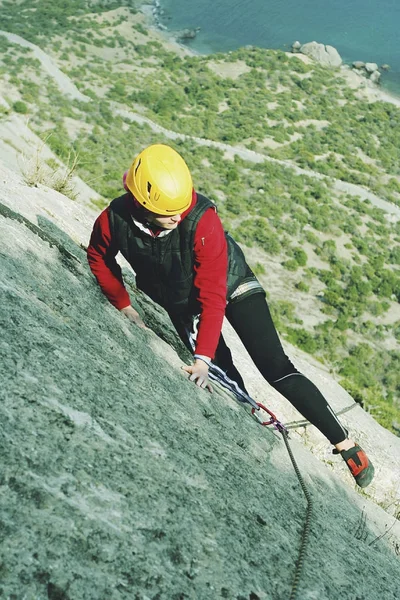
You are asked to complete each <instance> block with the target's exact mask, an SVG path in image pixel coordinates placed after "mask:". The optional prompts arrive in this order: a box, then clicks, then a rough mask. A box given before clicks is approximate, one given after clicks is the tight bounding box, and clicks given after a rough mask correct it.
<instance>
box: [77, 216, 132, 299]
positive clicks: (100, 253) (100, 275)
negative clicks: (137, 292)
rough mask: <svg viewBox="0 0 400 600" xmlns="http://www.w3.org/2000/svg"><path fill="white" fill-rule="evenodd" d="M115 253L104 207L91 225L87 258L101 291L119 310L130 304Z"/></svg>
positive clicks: (115, 249)
mask: <svg viewBox="0 0 400 600" xmlns="http://www.w3.org/2000/svg"><path fill="white" fill-rule="evenodd" d="M117 253H118V248H116V246H115V245H114V244H113V243H112V239H111V233H110V222H109V218H108V208H106V209H105V210H104V211H103V212H102V213H101V214H100V216H99V217H98V218H97V219H96V222H95V224H94V226H93V231H92V235H91V237H90V244H89V247H88V250H87V259H88V263H89V266H90V269H91V271H92V273H93V275H94V276H95V277H96V279H97V282H98V284H99V286H100V288H101V291H102V292H103V294H104V295H105V296H106V297H107V299H108V300H109V301H110V302H111V304H112V305H113V306H115V308H117V309H118V310H121V308H125V307H126V306H129V305H130V299H129V294H128V292H127V291H126V289H125V286H124V283H123V279H122V273H121V268H120V266H119V265H118V263H117V261H116V260H115V257H116V255H117Z"/></svg>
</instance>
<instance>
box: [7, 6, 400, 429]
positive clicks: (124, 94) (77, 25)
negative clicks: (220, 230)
mask: <svg viewBox="0 0 400 600" xmlns="http://www.w3.org/2000/svg"><path fill="white" fill-rule="evenodd" d="M117 4H118V5H119V4H120V3H119V2H118V3H117V2H115V3H113V2H97V3H93V2H85V1H84V0H81V1H79V0H70V1H66V2H65V3H63V5H65V6H63V8H62V9H61V8H60V7H58V6H55V5H54V3H51V2H50V1H49V0H48V1H47V0H46V1H45V2H38V1H37V2H35V1H34V0H32V1H30V2H28V1H27V0H22V2H20V3H19V4H18V5H14V3H12V2H5V3H4V10H3V12H4V15H5V20H4V22H5V24H4V25H3V24H2V27H3V28H4V29H7V30H9V31H14V32H15V33H19V34H20V35H23V36H24V37H26V38H27V39H29V40H31V41H33V42H35V43H37V44H39V45H40V46H41V47H44V48H45V47H46V46H47V50H48V51H49V52H50V53H51V54H52V55H53V56H54V57H56V58H57V59H58V62H59V64H60V65H61V66H62V68H63V71H64V72H65V73H68V75H69V76H70V77H71V79H72V80H73V81H74V82H75V83H76V85H77V86H78V87H79V89H80V90H81V91H82V92H84V93H85V94H86V95H87V96H89V97H90V98H91V99H92V100H91V102H88V103H80V102H77V101H73V102H71V101H70V100H69V99H68V98H66V97H65V96H63V94H62V93H61V92H60V90H58V88H56V87H55V85H54V83H53V82H52V81H51V80H49V79H46V78H44V77H43V73H42V72H41V67H40V63H38V61H35V60H34V59H33V58H32V55H31V52H30V51H29V50H28V49H22V48H19V47H17V46H15V45H13V44H9V43H8V41H7V40H6V39H5V38H2V37H0V50H2V57H1V60H0V76H1V77H2V78H6V80H7V82H8V84H9V85H11V86H14V87H15V89H16V90H18V92H19V94H20V96H19V97H21V101H19V102H15V103H13V109H14V110H16V111H18V108H17V106H18V107H19V108H21V107H24V108H23V109H22V111H21V110H20V111H19V112H24V111H25V108H26V111H25V112H29V115H30V123H31V126H32V127H33V128H34V129H35V131H36V132H37V133H38V134H40V135H41V136H42V138H43V139H45V138H47V143H48V145H49V146H50V147H51V148H52V149H53V151H54V152H55V154H56V155H57V156H58V157H59V158H60V159H61V160H63V161H64V162H65V163H67V164H68V157H70V156H79V164H74V170H75V169H76V172H77V174H78V175H79V176H80V177H82V178H83V179H84V180H85V181H86V182H87V183H88V184H89V185H91V186H92V187H93V188H94V189H95V190H96V191H97V192H99V193H100V194H101V195H102V196H103V197H104V198H105V199H106V201H105V203H107V202H108V201H109V200H110V199H111V198H113V197H115V196H117V195H120V194H121V193H122V191H123V189H122V183H121V179H122V174H123V172H124V170H125V169H126V168H128V167H129V165H130V163H131V160H132V158H133V156H134V155H135V154H136V153H137V152H138V151H139V150H140V149H141V148H142V147H144V146H145V145H147V144H149V143H153V142H165V143H169V144H171V145H173V146H174V147H175V148H176V149H177V150H178V151H179V152H181V153H182V154H183V155H184V156H185V158H186V160H187V161H188V164H189V167H190V169H191V171H192V173H193V178H194V181H195V182H196V187H197V188H198V189H199V190H200V191H201V192H202V193H204V194H206V195H208V196H209V197H210V198H211V199H213V200H214V201H215V202H216V203H217V205H218V211H219V214H220V216H221V218H222V220H223V223H224V226H225V228H226V229H228V230H229V231H230V232H231V233H232V234H233V235H234V237H235V239H237V240H238V241H239V242H240V243H241V244H243V245H245V246H246V247H248V248H253V249H255V250H257V251H258V252H259V255H258V256H257V259H256V260H257V262H256V264H255V265H253V269H254V271H255V272H256V273H257V275H258V276H259V277H260V279H261V281H262V282H263V283H265V285H266V287H268V276H269V274H270V272H271V264H270V263H271V262H272V261H274V264H278V265H279V267H280V269H281V272H282V274H283V277H284V278H285V281H287V282H288V284H290V285H291V287H292V290H293V302H288V301H287V299H285V300H282V299H281V300H279V299H278V298H277V299H275V298H272V299H271V300H270V302H271V308H272V310H273V314H274V318H275V320H276V322H277V325H278V329H279V331H280V332H281V333H282V335H283V336H284V337H285V338H286V339H287V340H288V341H290V342H291V343H294V344H296V345H297V346H299V347H300V348H302V349H303V350H305V351H307V352H309V353H311V354H313V355H314V356H316V357H318V358H319V359H320V360H321V361H323V362H324V363H325V364H327V365H328V366H329V367H330V369H331V370H332V371H333V372H334V373H335V374H336V375H337V376H338V377H339V378H341V379H342V380H343V385H345V387H346V389H348V390H349V391H351V393H352V394H353V396H354V397H355V398H356V399H357V401H359V402H360V403H362V404H363V405H364V406H365V408H366V409H367V410H370V412H371V413H372V414H374V416H376V418H377V420H379V421H380V422H381V423H382V424H384V425H385V427H388V428H391V427H392V425H391V424H392V422H393V421H394V420H396V419H397V420H400V409H399V405H400V374H399V373H400V372H399V360H400V353H399V351H398V350H397V349H394V344H392V345H390V344H388V343H387V340H388V339H391V340H396V339H397V341H399V339H400V333H399V332H400V325H399V323H400V321H399V320H397V321H396V322H395V323H393V320H394V319H393V318H389V316H388V315H389V314H390V310H393V307H394V306H396V303H398V302H399V300H400V275H399V264H400V224H399V223H396V222H392V221H390V220H389V219H388V218H387V217H386V216H385V214H384V213H383V212H382V211H381V210H379V209H377V208H375V207H373V206H372V205H371V204H370V203H368V202H365V201H362V200H360V198H357V197H354V196H351V195H344V194H342V195H340V194H338V193H337V192H335V191H334V187H333V184H332V180H331V179H330V178H329V177H336V178H340V179H343V180H346V181H350V182H354V183H360V184H362V185H364V186H366V187H368V188H370V189H371V190H373V191H374V192H376V193H377V194H378V195H380V196H381V197H385V198H387V199H389V200H391V201H392V202H395V203H399V199H400V172H399V169H400V167H399V165H400V161H399V159H400V155H399V154H400V150H399V146H398V139H399V137H400V110H399V109H398V108H396V107H395V106H392V105H389V104H385V103H380V102H377V103H373V104H367V103H366V102H362V101H360V100H357V99H356V97H355V95H354V92H353V91H352V90H350V89H349V88H347V87H346V86H345V84H344V82H343V81H342V80H341V78H340V76H339V75H338V74H336V73H335V72H331V71H329V70H325V69H323V68H321V67H319V66H318V65H312V66H311V65H305V64H304V63H302V62H301V61H300V60H299V59H298V58H297V57H288V56H286V54H285V53H283V52H279V51H269V50H263V49H257V48H242V49H239V50H237V51H234V52H231V53H229V54H227V55H222V54H216V55H213V56H207V57H204V56H188V57H183V56H182V57H180V56H178V55H176V54H174V53H172V52H169V51H167V50H166V49H165V48H164V47H163V45H162V44H161V43H159V42H157V41H154V40H151V39H149V40H148V38H149V37H150V36H148V35H146V33H147V30H146V28H145V27H144V25H143V24H142V23H141V22H135V23H133V25H132V28H131V31H132V37H131V38H129V39H128V38H124V37H123V36H122V35H121V34H120V33H119V31H118V29H117V27H118V24H119V23H121V22H122V21H123V20H124V17H122V21H121V16H119V15H118V14H115V15H114V16H113V17H112V19H111V17H110V19H98V16H99V14H100V13H102V12H104V11H105V9H107V10H110V9H112V8H115V7H116V6H117ZM33 5H34V7H35V8H36V10H35V11H31V10H29V8H32V6H33ZM17 13H18V15H17ZM78 17H79V18H78ZM45 19H47V20H48V22H49V25H48V26H47V27H46V33H47V35H46V39H44V37H43V35H42V34H41V32H42V31H43V30H44V29H43V23H44V21H45ZM125 20H126V19H125ZM110 23H112V28H111V29H112V32H113V33H112V34H111V33H110ZM135 36H136V37H135ZM143 36H144V40H145V41H143ZM65 40H66V41H67V43H65ZM147 40H148V41H147ZM71 42H73V43H72V44H71ZM93 48H94V49H95V50H93ZM101 48H106V49H107V53H106V54H107V56H108V57H109V58H108V59H106V58H105V57H103V56H102V55H101V54H100V53H99V51H98V49H101ZM117 50H118V51H119V52H123V57H124V58H121V55H118V60H117V61H116V60H114V58H113V57H114V56H115V55H114V52H116V51H117ZM69 61H71V62H69ZM239 61H240V62H239ZM72 65H73V66H72ZM237 65H240V69H239V72H241V73H242V74H238V73H236V75H231V76H227V75H224V73H228V74H229V73H231V74H232V73H233V71H230V70H229V69H231V68H232V67H235V66H236V67H237ZM243 65H244V66H243ZM225 70H226V71H225ZM217 71H218V72H220V73H221V75H218V74H217ZM38 74H40V76H41V84H40V85H39V84H38ZM22 75H23V76H22ZM249 98H251V102H249ZM316 99H317V100H318V101H316ZM118 109H120V110H125V111H127V110H131V111H135V112H139V113H141V114H144V115H146V116H147V117H149V118H151V119H152V120H153V121H154V122H156V123H158V124H159V125H161V126H162V127H164V128H166V129H171V130H172V131H176V132H180V133H185V134H187V135H188V136H201V137H205V138H208V139H210V140H215V141H217V142H224V143H228V144H231V145H240V146H241V147H244V146H247V147H248V148H250V149H253V150H256V151H257V152H259V153H264V154H265V156H266V157H267V158H268V157H270V158H271V157H272V158H280V159H285V160H290V161H292V163H296V164H297V165H298V166H301V167H303V168H306V169H309V170H313V171H318V172H320V173H322V174H324V175H327V176H328V177H327V178H324V179H316V178H315V177H312V176H311V175H310V176H309V175H305V174H300V175H299V174H296V172H295V170H294V169H293V168H290V167H289V166H284V165H282V164H278V163H276V162H273V161H271V160H266V161H264V162H258V163H253V162H250V161H245V160H243V159H242V158H239V157H238V156H237V155H235V156H233V157H232V158H231V159H228V158H225V157H224V152H223V151H222V150H219V149H217V148H216V147H207V146H203V145H198V144H196V143H195V142H194V141H193V140H191V139H186V140H185V141H180V140H175V141H171V139H169V138H167V137H166V136H164V135H163V134H160V133H155V132H154V131H153V130H152V129H151V128H150V127H149V126H148V125H139V124H137V123H135V122H131V121H130V120H129V118H128V117H127V116H124V117H123V116H121V113H118V112H117V110H118ZM71 123H74V124H75V127H72V126H71ZM72 132H73V133H72ZM272 142H273V143H272ZM277 145H278V146H277ZM53 167H55V165H53ZM260 256H264V258H263V259H262V258H260ZM304 296H306V297H310V296H311V297H312V298H314V299H315V300H314V305H315V306H316V310H317V309H319V313H320V315H321V319H320V321H319V323H318V324H317V325H315V326H313V327H312V326H309V325H307V324H306V323H304V322H303V315H302V314H301V312H302V310H301V308H299V306H298V305H297V303H296V301H295V300H294V299H295V298H296V297H304ZM385 344H386V345H385Z"/></svg>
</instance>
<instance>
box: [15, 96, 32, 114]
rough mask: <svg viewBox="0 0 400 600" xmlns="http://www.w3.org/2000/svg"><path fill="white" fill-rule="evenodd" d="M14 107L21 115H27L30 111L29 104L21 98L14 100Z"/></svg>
mask: <svg viewBox="0 0 400 600" xmlns="http://www.w3.org/2000/svg"><path fill="white" fill-rule="evenodd" d="M13 109H14V110H15V112H17V113H20V114H21V115H26V113H27V112H28V107H27V105H26V104H25V102H22V101H21V100H17V102H14V104H13Z"/></svg>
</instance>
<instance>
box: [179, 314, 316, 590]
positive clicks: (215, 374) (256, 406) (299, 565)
mask: <svg viewBox="0 0 400 600" xmlns="http://www.w3.org/2000/svg"><path fill="white" fill-rule="evenodd" d="M197 323H198V321H197V322H196V321H195V320H194V321H193V324H192V328H191V329H189V328H186V333H187V335H188V339H189V342H190V345H191V347H192V348H193V352H194V348H195V339H196V336H197ZM194 356H195V358H200V359H201V360H203V361H204V362H205V363H206V364H207V365H208V368H209V373H208V374H209V378H210V379H211V380H213V381H217V382H218V383H219V384H220V385H221V386H222V387H224V388H225V389H228V390H229V391H231V392H232V393H233V395H234V396H235V398H236V399H237V400H238V401H239V402H241V403H242V404H245V403H247V404H250V405H251V407H252V408H251V413H252V415H253V416H254V417H255V418H256V420H257V421H258V422H259V423H260V424H261V425H263V426H267V425H272V426H273V427H274V428H275V429H276V430H277V431H279V433H281V434H282V437H283V441H284V442H285V446H286V449H287V451H288V454H289V458H290V460H291V463H292V465H293V468H294V470H295V473H296V475H297V478H298V480H299V483H300V486H301V489H302V491H303V493H304V496H305V497H306V500H307V510H306V516H305V519H304V526H303V531H302V535H301V542H300V548H299V552H298V557H297V561H296V568H295V573H294V577H293V582H292V589H291V593H290V596H289V600H296V597H297V592H298V587H299V582H300V577H301V574H302V570H303V564H304V556H305V551H306V547H307V543H308V538H309V535H310V523H311V517H312V512H313V501H312V498H311V495H310V493H309V491H308V489H307V487H306V484H305V482H304V479H303V477H302V475H301V473H300V470H299V467H298V465H297V462H296V459H295V457H294V455H293V451H292V449H291V447H290V444H289V432H288V428H287V427H286V426H285V425H284V424H283V423H281V421H279V420H278V419H277V417H276V416H275V415H274V413H273V412H272V411H270V410H269V408H267V407H266V406H264V405H263V404H261V402H256V401H255V400H253V398H251V396H249V395H248V394H247V393H246V392H244V391H243V390H242V389H241V388H240V387H239V385H238V384H237V382H236V381H233V380H232V379H230V378H229V377H228V376H227V374H226V373H225V371H223V370H222V369H221V368H220V367H218V366H217V365H215V364H214V363H213V362H212V361H209V360H207V359H205V358H204V357H201V356H198V355H196V354H195V355H194ZM261 410H263V411H264V412H266V413H267V414H268V419H267V420H263V419H262V418H261V417H260V416H259V414H258V413H259V411H261Z"/></svg>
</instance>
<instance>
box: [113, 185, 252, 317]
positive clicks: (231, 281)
mask: <svg viewBox="0 0 400 600" xmlns="http://www.w3.org/2000/svg"><path fill="white" fill-rule="evenodd" d="M131 206H132V198H131V196H130V194H124V195H123V196H120V197H119V198H116V199H115V200H113V201H112V202H111V204H110V207H109V221H110V233H111V238H112V243H113V245H114V244H115V246H116V248H117V249H118V250H119V251H120V252H121V254H122V255H123V256H124V257H125V258H126V260H127V261H128V262H129V263H130V265H131V266H132V268H133V270H134V271H135V273H136V285H137V287H138V288H139V289H140V290H142V291H143V292H145V293H146V294H147V295H148V296H150V298H152V299H153V300H154V301H155V302H157V303H158V304H160V305H161V306H163V307H164V308H165V309H166V310H167V311H168V312H169V313H171V314H175V315H184V314H186V315H187V314H190V315H195V314H198V313H199V312H200V307H199V304H198V302H197V300H196V295H197V294H196V289H195V287H194V285H193V282H194V237H195V232H196V227H197V224H198V222H199V220H200V218H201V216H202V215H203V214H204V212H205V211H206V210H207V209H208V208H210V207H213V208H214V209H215V205H214V204H213V203H212V202H211V201H210V200H209V199H208V198H206V197H205V196H202V195H201V194H197V202H196V204H195V206H194V207H193V209H192V210H191V211H190V212H189V213H188V214H187V216H186V217H185V218H184V219H183V221H181V223H179V225H178V226H177V227H176V228H175V229H173V230H172V231H171V233H169V234H168V235H166V236H162V237H154V238H153V237H151V236H150V235H148V234H147V233H145V232H144V231H141V230H140V229H139V228H138V227H137V226H136V225H135V223H134V221H133V217H132V212H131ZM225 236H226V241H227V244H228V272H227V286H228V293H227V301H228V300H229V298H230V296H231V294H232V293H233V292H234V291H235V289H236V288H237V287H238V285H240V283H242V282H243V280H244V279H248V278H252V279H253V278H254V279H255V277H254V275H253V273H252V271H251V269H250V267H249V266H248V265H247V263H246V259H245V257H244V254H243V252H242V250H241V248H240V247H239V246H238V244H237V243H236V242H235V241H234V239H233V238H232V237H231V236H230V235H229V234H228V233H227V232H225Z"/></svg>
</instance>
